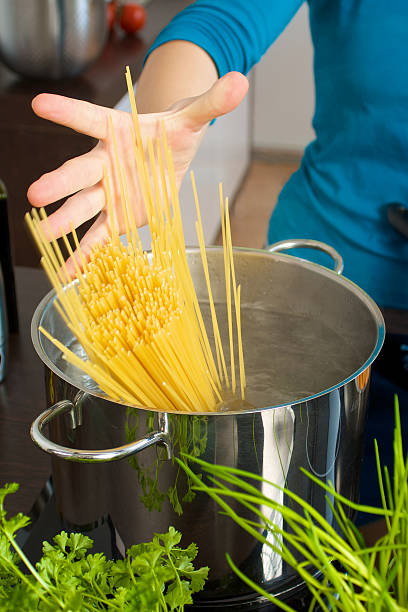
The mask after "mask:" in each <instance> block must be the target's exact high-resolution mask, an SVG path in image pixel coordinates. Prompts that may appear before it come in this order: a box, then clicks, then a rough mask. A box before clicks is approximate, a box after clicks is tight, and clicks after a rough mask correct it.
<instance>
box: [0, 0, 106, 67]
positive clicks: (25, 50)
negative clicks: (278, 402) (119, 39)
mask: <svg viewBox="0 0 408 612" xmlns="http://www.w3.org/2000/svg"><path fill="white" fill-rule="evenodd" d="M107 35H108V27H107V17H106V2H105V0H29V1H28V2H27V0H12V1H11V2H10V0H0V59H1V60H2V61H3V62H4V63H5V64H6V65H7V66H8V67H9V68H11V70H14V71H15V72H17V73H19V74H21V75H23V76H28V77H34V78H44V79H56V78H61V77H71V76H76V75H78V74H79V73H80V72H82V71H83V70H85V68H86V67H87V66H89V64H90V63H91V62H93V61H94V60H95V59H96V58H97V57H98V56H99V55H100V53H101V51H102V49H103V47H104V45H105V42H106V39H107Z"/></svg>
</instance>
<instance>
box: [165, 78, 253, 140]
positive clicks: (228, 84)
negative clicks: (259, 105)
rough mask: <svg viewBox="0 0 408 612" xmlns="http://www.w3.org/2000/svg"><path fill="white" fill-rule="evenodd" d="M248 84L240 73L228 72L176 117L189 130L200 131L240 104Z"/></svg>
mask: <svg viewBox="0 0 408 612" xmlns="http://www.w3.org/2000/svg"><path fill="white" fill-rule="evenodd" d="M248 87H249V83H248V79H247V78H246V76H244V75H243V74H241V73H240V72H228V73H227V74H225V75H224V76H223V77H222V78H221V79H218V81H216V82H215V83H214V85H213V86H212V87H211V88H210V89H208V90H207V91H206V92H204V93H203V94H201V95H200V96H197V97H196V98H193V99H192V100H191V101H190V103H188V104H186V105H185V106H184V108H183V109H181V110H180V111H179V112H178V113H177V115H178V116H179V118H181V117H182V118H183V120H184V121H186V122H187V123H188V125H189V127H190V128H191V129H201V127H202V126H203V125H205V124H206V123H209V122H210V121H211V120H212V119H215V118H216V117H220V116H221V115H225V114H226V113H229V112H231V111H232V110H234V108H236V107H237V106H238V104H240V103H241V102H242V100H243V99H244V97H245V95H246V93H247V91H248Z"/></svg>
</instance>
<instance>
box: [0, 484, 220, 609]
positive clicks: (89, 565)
mask: <svg viewBox="0 0 408 612" xmlns="http://www.w3.org/2000/svg"><path fill="white" fill-rule="evenodd" d="M17 490H18V485H17V484H16V483H13V484H6V485H5V486H4V487H3V488H0V612H6V611H7V612H12V611H14V610H15V611H17V610H18V611H19V612H20V611H21V612H31V611H32V610H40V611H41V612H54V611H55V610H65V611H66V612H68V611H69V612H88V611H90V612H91V611H94V610H117V611H118V612H119V611H120V612H122V611H125V612H151V611H154V612H170V611H171V612H173V611H177V612H183V610H184V606H185V605H186V604H191V603H193V599H192V595H193V593H196V592H197V591H199V590H201V589H202V588H203V587H204V584H205V581H206V579H207V576H208V568H207V567H202V568H200V569H195V568H194V565H193V563H192V561H193V560H194V559H195V557H196V555H197V546H196V545H195V544H190V546H188V547H187V548H185V549H183V548H180V547H179V544H180V541H181V533H180V532H178V531H176V530H175V529H174V527H170V528H169V531H168V532H167V533H162V534H156V535H155V536H154V537H153V540H152V541H151V542H147V543H143V544H137V545H135V546H132V547H131V548H129V550H128V551H127V553H126V558H125V559H123V560H122V559H119V560H118V561H111V560H108V559H107V558H106V556H105V555H103V554H102V553H95V554H92V553H91V552H89V551H90V550H91V549H92V546H93V542H92V540H91V539H90V538H89V537H88V536H86V535H83V534H81V533H71V534H69V535H68V534H67V533H66V532H65V531H62V532H61V533H59V534H58V535H56V536H55V537H54V538H53V542H52V543H50V542H46V541H45V542H44V543H43V554H42V557H41V559H40V560H39V561H38V563H36V565H35V567H34V566H33V565H32V564H31V563H30V561H29V560H28V559H27V558H26V556H25V555H24V552H23V551H22V550H21V548H20V547H19V546H18V544H17V542H16V541H15V538H14V536H15V534H16V533H17V531H18V530H19V529H21V528H23V527H25V526H26V525H28V524H29V519H28V517H26V516H24V515H23V514H21V513H20V514H17V515H16V516H14V517H11V518H7V514H6V511H5V509H4V500H5V498H6V496H7V495H9V494H10V493H14V492H15V491H17ZM21 564H23V565H25V567H26V570H28V574H27V573H25V572H23V570H22V569H20V565H21Z"/></svg>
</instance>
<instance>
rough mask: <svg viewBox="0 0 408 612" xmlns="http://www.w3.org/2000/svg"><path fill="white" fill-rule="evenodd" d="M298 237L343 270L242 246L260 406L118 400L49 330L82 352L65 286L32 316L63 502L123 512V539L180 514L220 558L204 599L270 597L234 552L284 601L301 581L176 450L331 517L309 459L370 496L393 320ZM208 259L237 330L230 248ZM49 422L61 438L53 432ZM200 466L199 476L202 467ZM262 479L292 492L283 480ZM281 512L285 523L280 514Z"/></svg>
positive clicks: (342, 484) (325, 476)
mask: <svg viewBox="0 0 408 612" xmlns="http://www.w3.org/2000/svg"><path fill="white" fill-rule="evenodd" d="M290 246H293V247H294V248H296V247H300V246H302V247H304V246H314V247H316V246H317V247H319V248H323V249H324V250H326V251H327V252H329V253H331V254H332V256H333V257H334V258H335V261H336V272H337V273H336V272H334V271H331V270H328V269H326V268H324V267H322V266H319V265H316V264H313V263H310V262H306V261H303V260H300V259H297V258H295V257H291V256H289V255H285V254H281V253H272V252H271V253H268V252H266V251H258V250H246V249H235V250H234V262H235V267H236V275H237V279H238V282H239V283H241V286H242V288H243V295H242V315H241V316H242V326H243V341H244V351H245V361H246V370H247V372H246V373H247V381H248V395H247V399H248V402H250V403H252V404H253V405H254V406H255V407H253V408H249V409H247V410H233V409H232V410H229V411H226V412H217V413H191V414H190V413H168V414H166V413H162V412H159V411H157V410H155V409H154V407H152V409H151V410H147V409H144V408H139V407H134V406H125V405H122V404H118V403H115V402H111V401H108V400H107V399H106V398H105V397H104V396H103V394H102V393H101V392H100V390H99V389H98V388H97V387H96V385H95V383H94V382H93V381H92V380H91V379H89V378H88V377H86V376H85V375H84V374H83V373H82V372H80V371H79V370H77V369H76V368H74V367H72V366H70V365H69V364H68V363H67V362H66V361H64V360H63V359H61V355H60V354H59V353H58V350H57V349H56V348H55V347H54V345H52V344H51V343H50V342H49V341H48V340H47V339H46V338H44V337H43V336H42V335H41V334H40V333H39V331H38V327H39V326H40V325H42V326H43V327H45V328H46V329H47V330H48V331H49V332H50V333H51V334H52V335H54V336H55V337H57V338H58V339H59V340H61V341H62V342H63V343H65V344H66V345H67V346H70V347H71V348H72V350H74V351H76V352H77V353H78V354H81V347H80V346H79V345H78V343H77V342H76V340H75V339H74V338H73V336H72V333H71V332H70V330H69V329H67V327H66V326H65V325H64V324H63V321H62V320H61V318H60V316H59V315H58V313H57V311H56V309H55V308H54V307H53V301H54V298H55V294H54V292H53V291H52V292H50V293H49V294H48V295H47V296H46V297H45V298H44V299H43V301H42V302H41V303H40V305H39V306H38V308H37V310H36V313H35V315H34V318H33V323H32V335H33V342H34V346H35V348H36V350H37V352H38V354H39V356H40V357H41V359H42V360H43V362H44V364H45V372H46V385H47V394H48V402H49V405H51V406H52V407H51V408H50V409H49V410H47V411H45V412H44V413H43V414H41V415H40V416H39V417H38V418H37V419H36V421H35V422H34V423H33V426H32V436H33V439H34V441H35V442H36V443H37V444H38V445H39V446H40V447H41V448H43V449H44V450H46V451H47V452H49V453H51V454H52V456H53V474H54V484H55V492H56V497H57V503H58V507H59V510H60V512H61V513H62V515H63V516H64V518H65V519H66V520H68V521H70V522H71V523H73V524H76V525H85V524H91V523H93V522H95V521H97V520H98V519H100V517H102V516H104V515H110V517H111V519H112V521H113V524H114V526H115V528H116V531H117V534H118V537H119V538H120V540H121V541H122V542H123V546H124V547H128V546H130V545H131V544H134V543H137V542H140V541H146V540H148V539H149V538H151V537H152V536H153V533H155V532H163V531H166V530H167V529H168V526H169V525H174V527H176V528H177V529H179V530H180V531H181V532H182V534H183V541H184V542H185V543H186V544H188V543H190V542H196V543H197V545H198V548H199V557H198V560H197V562H198V563H200V564H204V565H208V566H209V567H210V568H211V571H210V575H209V582H208V584H207V586H206V588H205V590H204V591H203V592H202V593H199V594H198V595H197V596H196V597H195V607H196V608H197V609H198V608H207V609H208V608H210V609H212V610H214V609H219V608H221V607H225V606H229V605H231V606H238V608H239V609H241V608H240V606H242V610H246V609H248V605H251V603H252V602H253V601H254V600H255V599H256V597H257V596H256V595H255V594H254V592H252V591H251V590H250V589H249V588H248V587H247V586H246V585H245V584H244V583H242V582H241V580H239V579H238V578H237V577H236V575H235V574H234V573H233V572H232V571H231V570H230V568H229V566H228V564H227V562H226V560H225V552H229V553H230V555H231V556H232V558H233V560H234V562H235V563H236V564H237V565H238V566H239V567H240V568H241V570H242V571H244V572H245V573H246V574H247V575H248V576H249V577H250V578H251V579H252V580H254V581H255V582H256V583H257V584H259V585H261V586H262V587H263V588H264V589H266V590H268V591H270V592H272V593H274V594H280V595H281V596H282V598H285V597H286V596H288V594H290V593H292V592H293V590H294V589H296V588H298V587H299V586H301V580H300V577H299V575H298V574H297V573H296V572H295V571H294V570H293V569H292V568H290V567H288V566H287V565H286V564H285V563H283V562H282V559H281V558H280V557H279V556H277V555H273V554H272V555H271V553H270V550H269V548H268V549H267V547H265V546H263V545H261V544H260V543H258V542H257V541H255V540H254V538H251V537H250V536H249V535H248V534H246V533H245V532H243V530H241V528H240V527H239V526H237V525H236V524H235V523H234V522H233V521H231V520H230V519H229V518H228V517H225V516H222V515H221V514H220V511H219V510H220V509H219V507H218V506H217V505H216V504H215V503H214V502H213V501H212V500H211V499H209V498H208V497H207V496H206V495H205V494H201V493H200V494H197V495H194V493H193V491H192V490H191V483H190V482H189V481H188V478H187V477H186V475H185V474H184V472H183V471H182V470H181V469H180V467H179V466H178V464H177V462H176V461H174V458H175V457H178V456H180V454H181V453H183V452H184V453H188V454H192V455H195V456H199V457H201V458H203V459H204V460H207V461H210V462H212V463H219V464H225V465H229V466H233V467H238V468H242V469H245V470H249V471H251V472H254V473H255V474H258V475H261V476H263V477H264V478H266V479H267V480H269V481H271V482H274V483H276V484H279V485H281V486H285V485H286V486H287V487H289V488H290V489H291V490H292V491H293V492H295V493H297V494H298V495H300V496H301V497H302V498H303V499H305V500H307V501H308V502H309V503H310V504H312V505H313V506H314V507H315V508H316V509H317V510H318V511H320V512H321V513H322V514H323V515H324V516H326V518H327V519H328V520H329V521H331V522H332V523H333V517H332V514H331V509H330V505H329V504H328V503H327V500H326V498H325V495H324V491H323V490H322V489H321V488H320V487H319V486H318V485H316V484H314V483H313V482H312V481H311V480H310V479H308V478H307V477H306V476H304V475H303V474H302V473H301V471H300V469H299V468H300V467H304V468H306V469H307V470H309V471H311V472H312V473H313V474H315V475H317V476H318V477H319V478H321V480H322V481H323V482H326V481H328V480H330V481H332V482H334V483H335V485H336V488H337V490H338V491H339V492H340V493H341V494H343V495H345V496H346V497H349V498H351V499H354V500H355V499H356V498H357V496H358V489H359V471H360V465H361V458H362V448H363V437H364V423H365V411H366V403H367V396H368V383H369V371H370V365H371V363H372V362H373V360H374V359H375V358H376V356H377V355H378V353H379V351H380V349H381V346H382V342H383V339H384V322H383V319H382V316H381V313H380V311H379V309H378V308H377V306H376V305H375V304H374V302H373V301H372V300H371V299H370V298H369V297H368V296H367V295H366V294H365V293H364V292H363V291H362V290H361V289H359V288H358V287H357V286H356V285H354V284H353V283H352V282H350V281H348V280H347V279H345V278H343V277H342V276H340V275H339V272H340V271H341V269H342V262H341V258H340V256H339V255H338V254H337V253H335V252H333V251H332V250H330V249H329V248H328V247H325V246H324V245H321V244H316V243H313V244H312V245H311V244H310V243H307V244H305V243H304V242H301V241H291V244H288V243H285V244H283V245H279V246H278V247H274V248H275V249H276V248H289V247H290ZM188 259H189V264H190V268H191V271H192V276H193V279H194V283H195V286H196V289H197V294H198V297H199V300H200V304H201V306H202V309H203V311H204V316H205V315H206V312H207V306H208V302H207V298H206V285H205V279H204V276H203V272H202V266H201V256H200V253H199V250H198V249H189V250H188ZM208 260H209V267H210V274H211V280H212V288H213V294H214V299H215V302H216V304H217V310H218V312H219V315H220V327H221V330H223V329H224V331H225V329H226V324H227V321H226V315H225V314H223V311H224V310H225V280H224V263H223V252H222V249H221V248H209V249H208ZM221 333H223V332H222V331H221ZM47 423H48V424H49V438H50V439H48V438H46V437H45V436H44V434H43V429H44V427H45V425H46V424H47ZM89 449H94V450H89ZM67 459H68V460H67ZM190 467H192V469H194V471H195V472H196V473H197V474H199V473H200V469H199V467H198V466H197V465H195V464H194V466H190ZM259 486H262V488H263V491H264V493H265V494H267V495H270V496H273V497H275V499H277V500H278V501H280V502H281V503H286V499H285V496H284V495H283V493H281V492H280V491H277V490H276V489H275V488H274V487H271V486H269V485H267V484H262V485H261V484H260V485H259ZM260 510H265V509H263V508H260ZM241 511H242V509H241ZM273 520H274V521H275V522H278V523H279V522H280V523H283V519H282V517H281V516H280V515H275V516H274V517H273ZM299 560H301V559H299ZM238 608H237V609H238ZM234 609H235V608H234Z"/></svg>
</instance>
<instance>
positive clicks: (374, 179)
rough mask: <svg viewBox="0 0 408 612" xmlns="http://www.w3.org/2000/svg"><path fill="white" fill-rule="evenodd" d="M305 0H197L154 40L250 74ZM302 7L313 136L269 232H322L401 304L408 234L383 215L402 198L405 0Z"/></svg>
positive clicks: (361, 278)
mask: <svg viewBox="0 0 408 612" xmlns="http://www.w3.org/2000/svg"><path fill="white" fill-rule="evenodd" d="M302 1H303V0H252V1H251V2H248V0H223V1H222V2H220V1H219V0H197V2H195V3H194V4H192V5H191V6H189V7H188V8H187V9H185V10H184V11H183V12H181V13H179V15H177V16H176V17H175V18H174V19H173V21H172V22H170V24H169V25H168V26H167V27H166V28H165V29H164V30H163V31H162V32H161V33H160V34H159V36H158V38H157V40H156V42H155V44H154V45H153V47H152V49H153V48H155V47H157V46H159V45H160V44H162V43H164V42H167V41H169V40H175V39H181V40H188V41H191V42H193V43H195V44H197V45H199V46H200V47H202V48H203V49H205V50H206V51H207V53H208V54H209V55H210V56H211V57H212V58H213V60H214V62H215V64H216V66H217V69H218V72H219V75H220V76H222V75H223V74H225V73H226V72H229V71H230V70H237V71H240V72H243V73H247V72H248V71H249V70H250V69H251V67H252V66H253V65H254V64H255V63H256V62H257V61H259V59H260V58H261V56H262V55H263V53H264V52H265V51H266V50H267V49H268V47H269V46H270V45H271V44H272V43H273V42H274V40H275V39H276V38H277V37H278V36H279V34H280V33H281V32H282V30H283V29H284V28H285V26H286V25H287V24H288V23H289V21H290V20H291V18H292V17H293V16H294V14H295V13H296V11H297V10H298V8H299V7H300V5H301V4H302ZM309 9H310V11H309V12H310V27H311V33H312V40H313V44H314V52H315V56H314V74H315V87H316V108H315V114H314V118H313V127H314V129H315V132H316V139H315V140H314V141H313V142H312V143H310V145H309V146H308V147H307V148H306V150H305V153H304V156H303V159H302V163H301V166H300V169H299V170H298V171H297V172H295V173H294V174H293V175H292V177H291V178H290V179H289V181H288V183H287V184H286V185H285V187H284V188H283V190H282V192H281V194H280V197H279V200H278V204H277V206H276V208H275V210H274V212H273V215H272V217H271V221H270V224H269V232H268V239H269V242H270V243H272V242H276V241H277V240H282V239H285V238H314V239H317V240H323V241H325V242H327V243H329V244H331V245H332V246H334V247H335V248H336V249H337V250H338V251H339V252H340V253H341V255H342V256H343V258H344V263H345V270H344V274H345V275H346V276H347V277H349V278H350V279H352V280H353V281H354V282H356V283H357V284H358V285H359V286H360V287H362V288H363V289H365V290H366V291H367V292H368V293H369V294H370V295H371V296H372V297H373V298H374V299H375V300H376V301H377V303H379V304H380V305H382V306H384V307H393V308H408V239H406V238H404V237H403V236H402V235H400V234H398V233H397V232H396V230H394V228H392V227H391V225H390V224H389V222H388V220H387V216H386V204H388V203H390V202H401V203H404V204H406V205H407V206H408V44H407V37H408V1H407V0H375V1H373V0H309ZM274 87H276V88H277V87H279V83H271V91H272V95H273V89H274ZM220 178H221V177H220ZM249 205H250V204H249ZM308 256H309V255H308Z"/></svg>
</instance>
